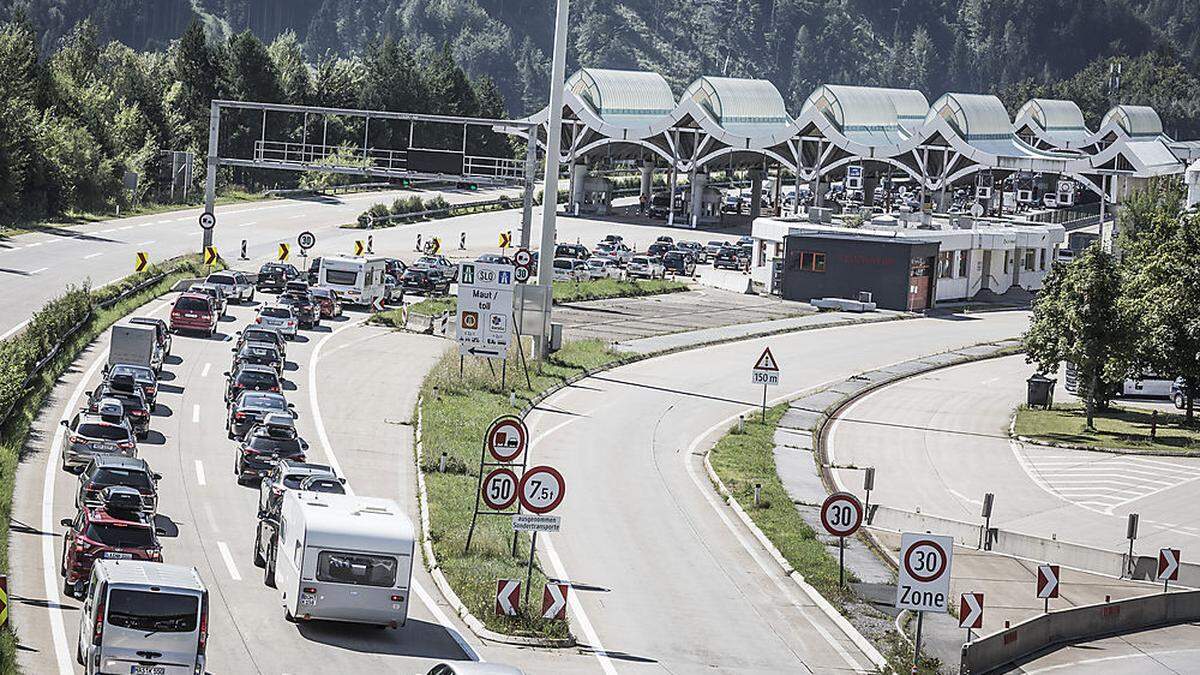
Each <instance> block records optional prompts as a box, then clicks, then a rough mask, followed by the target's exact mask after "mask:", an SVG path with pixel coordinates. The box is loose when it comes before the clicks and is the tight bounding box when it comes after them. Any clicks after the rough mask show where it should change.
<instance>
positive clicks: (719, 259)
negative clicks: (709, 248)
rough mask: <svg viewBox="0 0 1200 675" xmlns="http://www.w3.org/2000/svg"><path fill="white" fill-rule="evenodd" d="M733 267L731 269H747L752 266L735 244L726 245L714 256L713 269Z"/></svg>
mask: <svg viewBox="0 0 1200 675" xmlns="http://www.w3.org/2000/svg"><path fill="white" fill-rule="evenodd" d="M722 268H725V269H731V270H746V269H749V268H750V264H749V261H747V260H745V259H744V257H743V256H742V252H741V250H739V249H738V248H735V247H733V246H726V247H724V248H722V249H721V250H720V251H717V255H716V256H715V257H714V258H713V269H718V270H719V269H722Z"/></svg>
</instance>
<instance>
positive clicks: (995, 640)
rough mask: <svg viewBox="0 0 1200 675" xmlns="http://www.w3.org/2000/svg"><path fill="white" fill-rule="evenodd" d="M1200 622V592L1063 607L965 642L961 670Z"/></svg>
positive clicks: (973, 673) (971, 673)
mask: <svg viewBox="0 0 1200 675" xmlns="http://www.w3.org/2000/svg"><path fill="white" fill-rule="evenodd" d="M1196 620H1200V591H1176V592H1172V593H1155V594H1153V595H1142V596H1138V597H1135V598H1127V599H1125V600H1118V601H1116V602H1102V603H1097V604H1094V605H1083V606H1080V607H1071V608H1069V609H1058V610H1054V611H1052V612H1049V613H1047V614H1042V615H1041V616H1037V617H1034V618H1032V619H1028V620H1026V621H1022V622H1021V623H1019V624H1017V625H1015V626H1012V627H1011V628H1006V629H1004V630H1001V631H998V632H995V633H992V634H991V635H987V636H984V637H982V638H979V639H977V640H975V641H973V642H968V643H966V644H964V645H963V647H962V657H961V661H960V664H959V672H960V673H962V674H963V675H979V674H981V673H989V672H992V671H994V670H996V669H998V668H1002V667H1006V666H1009V665H1012V664H1015V663H1017V662H1019V661H1021V660H1023V659H1026V658H1028V657H1030V656H1032V655H1034V654H1036V653H1038V652H1040V651H1042V650H1045V649H1048V648H1050V647H1056V646H1059V645H1063V644H1067V643H1072V642H1079V641H1087V640H1094V639H1097V638H1101V637H1109V636H1112V635H1125V634H1127V633H1135V632H1137V631H1141V630H1146V629H1147V628H1159V627H1162V626H1172V625H1176V624H1181V623H1187V622H1190V621H1196Z"/></svg>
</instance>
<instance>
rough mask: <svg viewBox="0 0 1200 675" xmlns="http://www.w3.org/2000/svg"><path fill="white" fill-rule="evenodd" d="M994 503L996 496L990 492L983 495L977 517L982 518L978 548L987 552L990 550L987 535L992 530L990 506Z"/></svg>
mask: <svg viewBox="0 0 1200 675" xmlns="http://www.w3.org/2000/svg"><path fill="white" fill-rule="evenodd" d="M995 501H996V495H995V494H993V493H991V492H986V493H984V495H983V510H981V511H980V512H979V515H981V516H983V532H982V533H981V534H980V536H979V548H980V549H982V550H984V551H987V550H991V548H992V546H991V541H989V540H988V536H989V535H988V533H989V532H991V530H992V504H993V503H994V502H995Z"/></svg>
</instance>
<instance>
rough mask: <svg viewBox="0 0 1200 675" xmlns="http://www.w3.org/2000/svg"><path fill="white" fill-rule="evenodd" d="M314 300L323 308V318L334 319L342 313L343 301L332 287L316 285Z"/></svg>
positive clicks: (313, 290) (313, 291)
mask: <svg viewBox="0 0 1200 675" xmlns="http://www.w3.org/2000/svg"><path fill="white" fill-rule="evenodd" d="M311 293H312V296H313V300H314V301H315V302H316V303H317V306H318V307H320V308H321V318H322V319H332V318H334V317H337V316H341V315H342V301H341V300H338V298H337V295H335V294H334V292H333V291H332V290H331V289H328V288H321V287H319V286H318V287H316V288H313V289H312V291H311Z"/></svg>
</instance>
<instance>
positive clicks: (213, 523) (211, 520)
mask: <svg viewBox="0 0 1200 675" xmlns="http://www.w3.org/2000/svg"><path fill="white" fill-rule="evenodd" d="M204 515H205V516H208V526H209V527H210V528H212V531H213V532H220V531H221V527H220V526H219V525H217V517H216V516H215V515H213V510H212V505H211V504H209V503H208V502H204Z"/></svg>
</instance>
